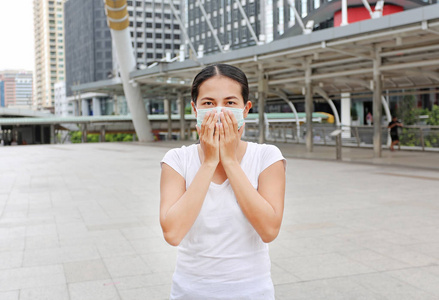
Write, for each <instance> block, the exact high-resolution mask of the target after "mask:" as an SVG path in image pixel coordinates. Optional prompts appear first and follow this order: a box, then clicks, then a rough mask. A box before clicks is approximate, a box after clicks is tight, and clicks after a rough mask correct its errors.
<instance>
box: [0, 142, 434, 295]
mask: <svg viewBox="0 0 439 300" xmlns="http://www.w3.org/2000/svg"><path fill="white" fill-rule="evenodd" d="M172 145H174V144H171V143H168V144H166V143H162V144H153V145H151V144H150V145H141V144H138V143H104V144H75V145H43V146H20V147H2V148H0V299H1V300H9V299H11V300H17V299H20V300H23V299H26V300H27V299H29V300H38V299H45V300H52V299H53V300H63V299H71V300H77V299H78V300H87V299H91V300H101V299H102V300H103V299H124V300H128V299H130V300H131V299H142V300H145V299H167V298H168V295H169V290H170V283H171V275H172V271H173V268H174V265H175V254H176V250H175V248H173V247H171V246H169V245H167V244H166V243H165V242H164V240H163V238H162V235H161V231H160V226H159V223H158V209H159V174H160V167H159V161H160V159H161V158H162V157H163V155H164V154H165V152H166V151H167V150H168V148H169V147H170V146H172ZM281 148H283V147H281ZM284 151H285V152H286V153H285V154H286V156H288V157H291V156H294V153H287V152H288V151H291V150H289V149H285V150H284ZM319 151H322V149H316V153H319ZM316 155H317V154H316ZM387 155H388V154H385V158H386V157H387ZM392 155H403V156H404V155H406V154H399V153H398V154H392ZM406 156H407V155H406ZM416 157H418V156H417V154H415V158H414V161H412V163H410V164H407V165H408V166H410V168H405V167H403V166H401V165H400V164H399V166H398V167H393V166H386V165H382V164H381V165H367V164H365V163H364V162H363V164H352V163H337V162H334V161H325V160H308V159H292V158H289V159H288V166H287V182H288V184H287V192H286V201H285V202H286V206H285V215H284V221H283V225H282V229H281V233H280V235H279V237H278V238H277V239H276V240H275V241H274V242H273V243H271V245H270V252H271V257H272V275H273V281H274V283H275V288H276V299H307V300H308V299H397V300H401V299H402V300H404V299H422V300H428V299H439V198H438V194H439V172H438V171H435V170H433V169H432V170H428V169H427V168H425V165H421V167H423V168H416V159H417V158H416ZM314 158H318V157H314ZM385 158H384V160H383V162H384V163H383V164H388V163H389V159H387V160H386V159H385ZM428 159H430V160H431V159H433V160H434V159H439V154H438V155H437V156H431V157H430V156H429V158H427V160H428ZM424 160H425V157H424ZM419 161H422V159H419ZM434 163H438V162H437V161H434ZM434 163H431V165H432V166H434ZM423 164H424V163H423ZM427 166H428V165H427Z"/></svg>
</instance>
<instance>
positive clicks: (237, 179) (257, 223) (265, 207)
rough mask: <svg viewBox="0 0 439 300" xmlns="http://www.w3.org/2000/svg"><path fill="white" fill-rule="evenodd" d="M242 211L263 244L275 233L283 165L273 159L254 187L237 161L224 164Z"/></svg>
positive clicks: (280, 209)
mask: <svg viewBox="0 0 439 300" xmlns="http://www.w3.org/2000/svg"><path fill="white" fill-rule="evenodd" d="M223 166H224V170H225V171H226V174H227V177H228V178H229V182H230V184H231V186H232V189H233V192H234V193H235V196H236V199H237V200H238V204H239V206H240V207H241V210H242V212H243V213H244V215H245V216H246V217H247V219H248V220H249V222H250V224H252V226H253V228H254V229H255V230H256V232H257V233H258V234H259V236H260V237H261V239H262V240H263V241H264V242H265V243H269V242H271V241H273V240H274V239H275V238H276V237H277V235H278V234H279V230H280V225H281V223H282V216H283V210H284V197H285V168H284V164H283V162H282V161H278V162H275V163H274V164H272V165H271V166H269V167H268V168H266V169H265V170H264V171H263V172H262V173H261V174H260V175H259V182H258V189H257V190H256V189H255V188H254V187H253V185H252V184H251V183H250V181H249V180H248V178H247V175H246V174H245V173H244V171H243V170H242V168H241V166H240V165H239V163H238V162H236V163H228V164H226V165H224V164H223Z"/></svg>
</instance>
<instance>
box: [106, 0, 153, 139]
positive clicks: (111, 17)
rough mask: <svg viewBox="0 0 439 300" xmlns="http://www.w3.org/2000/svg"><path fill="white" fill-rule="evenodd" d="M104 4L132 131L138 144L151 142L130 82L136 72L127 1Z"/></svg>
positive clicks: (138, 93)
mask: <svg viewBox="0 0 439 300" xmlns="http://www.w3.org/2000/svg"><path fill="white" fill-rule="evenodd" d="M105 4H106V5H105V11H106V13H107V20H108V26H109V27H110V32H111V36H112V39H113V41H114V43H113V46H114V50H115V52H116V57H117V61H118V64H119V69H120V75H121V78H122V84H123V90H124V94H125V97H126V100H127V105H128V108H129V111H130V113H131V117H132V119H133V125H134V129H135V131H136V134H137V136H138V138H139V141H140V142H147V141H153V140H154V138H153V135H152V132H151V124H150V122H149V119H148V113H147V111H146V108H145V104H144V102H143V97H142V94H141V91H140V87H139V85H138V84H137V83H136V82H131V79H130V72H132V71H135V70H136V58H135V57H134V49H133V46H132V41H131V36H130V31H129V19H128V11H127V9H126V5H127V1H126V0H120V1H113V0H106V1H105Z"/></svg>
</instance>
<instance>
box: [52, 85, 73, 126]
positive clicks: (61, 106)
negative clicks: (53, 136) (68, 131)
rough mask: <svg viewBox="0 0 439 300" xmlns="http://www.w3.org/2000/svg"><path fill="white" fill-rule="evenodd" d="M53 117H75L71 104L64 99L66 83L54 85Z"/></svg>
mask: <svg viewBox="0 0 439 300" xmlns="http://www.w3.org/2000/svg"><path fill="white" fill-rule="evenodd" d="M55 115H56V116H57V117H70V116H74V115H75V108H74V107H73V103H72V102H69V101H67V98H66V82H65V81H60V82H57V83H55Z"/></svg>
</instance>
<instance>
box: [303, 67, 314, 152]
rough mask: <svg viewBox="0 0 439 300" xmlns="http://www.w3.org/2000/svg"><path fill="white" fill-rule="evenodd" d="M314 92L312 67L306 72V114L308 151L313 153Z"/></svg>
mask: <svg viewBox="0 0 439 300" xmlns="http://www.w3.org/2000/svg"><path fill="white" fill-rule="evenodd" d="M312 96H313V90H312V85H311V67H309V64H308V66H307V68H306V70H305V113H306V137H305V144H306V151H307V152H312V151H313V133H312V113H313V111H314V102H313V97H312Z"/></svg>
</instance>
